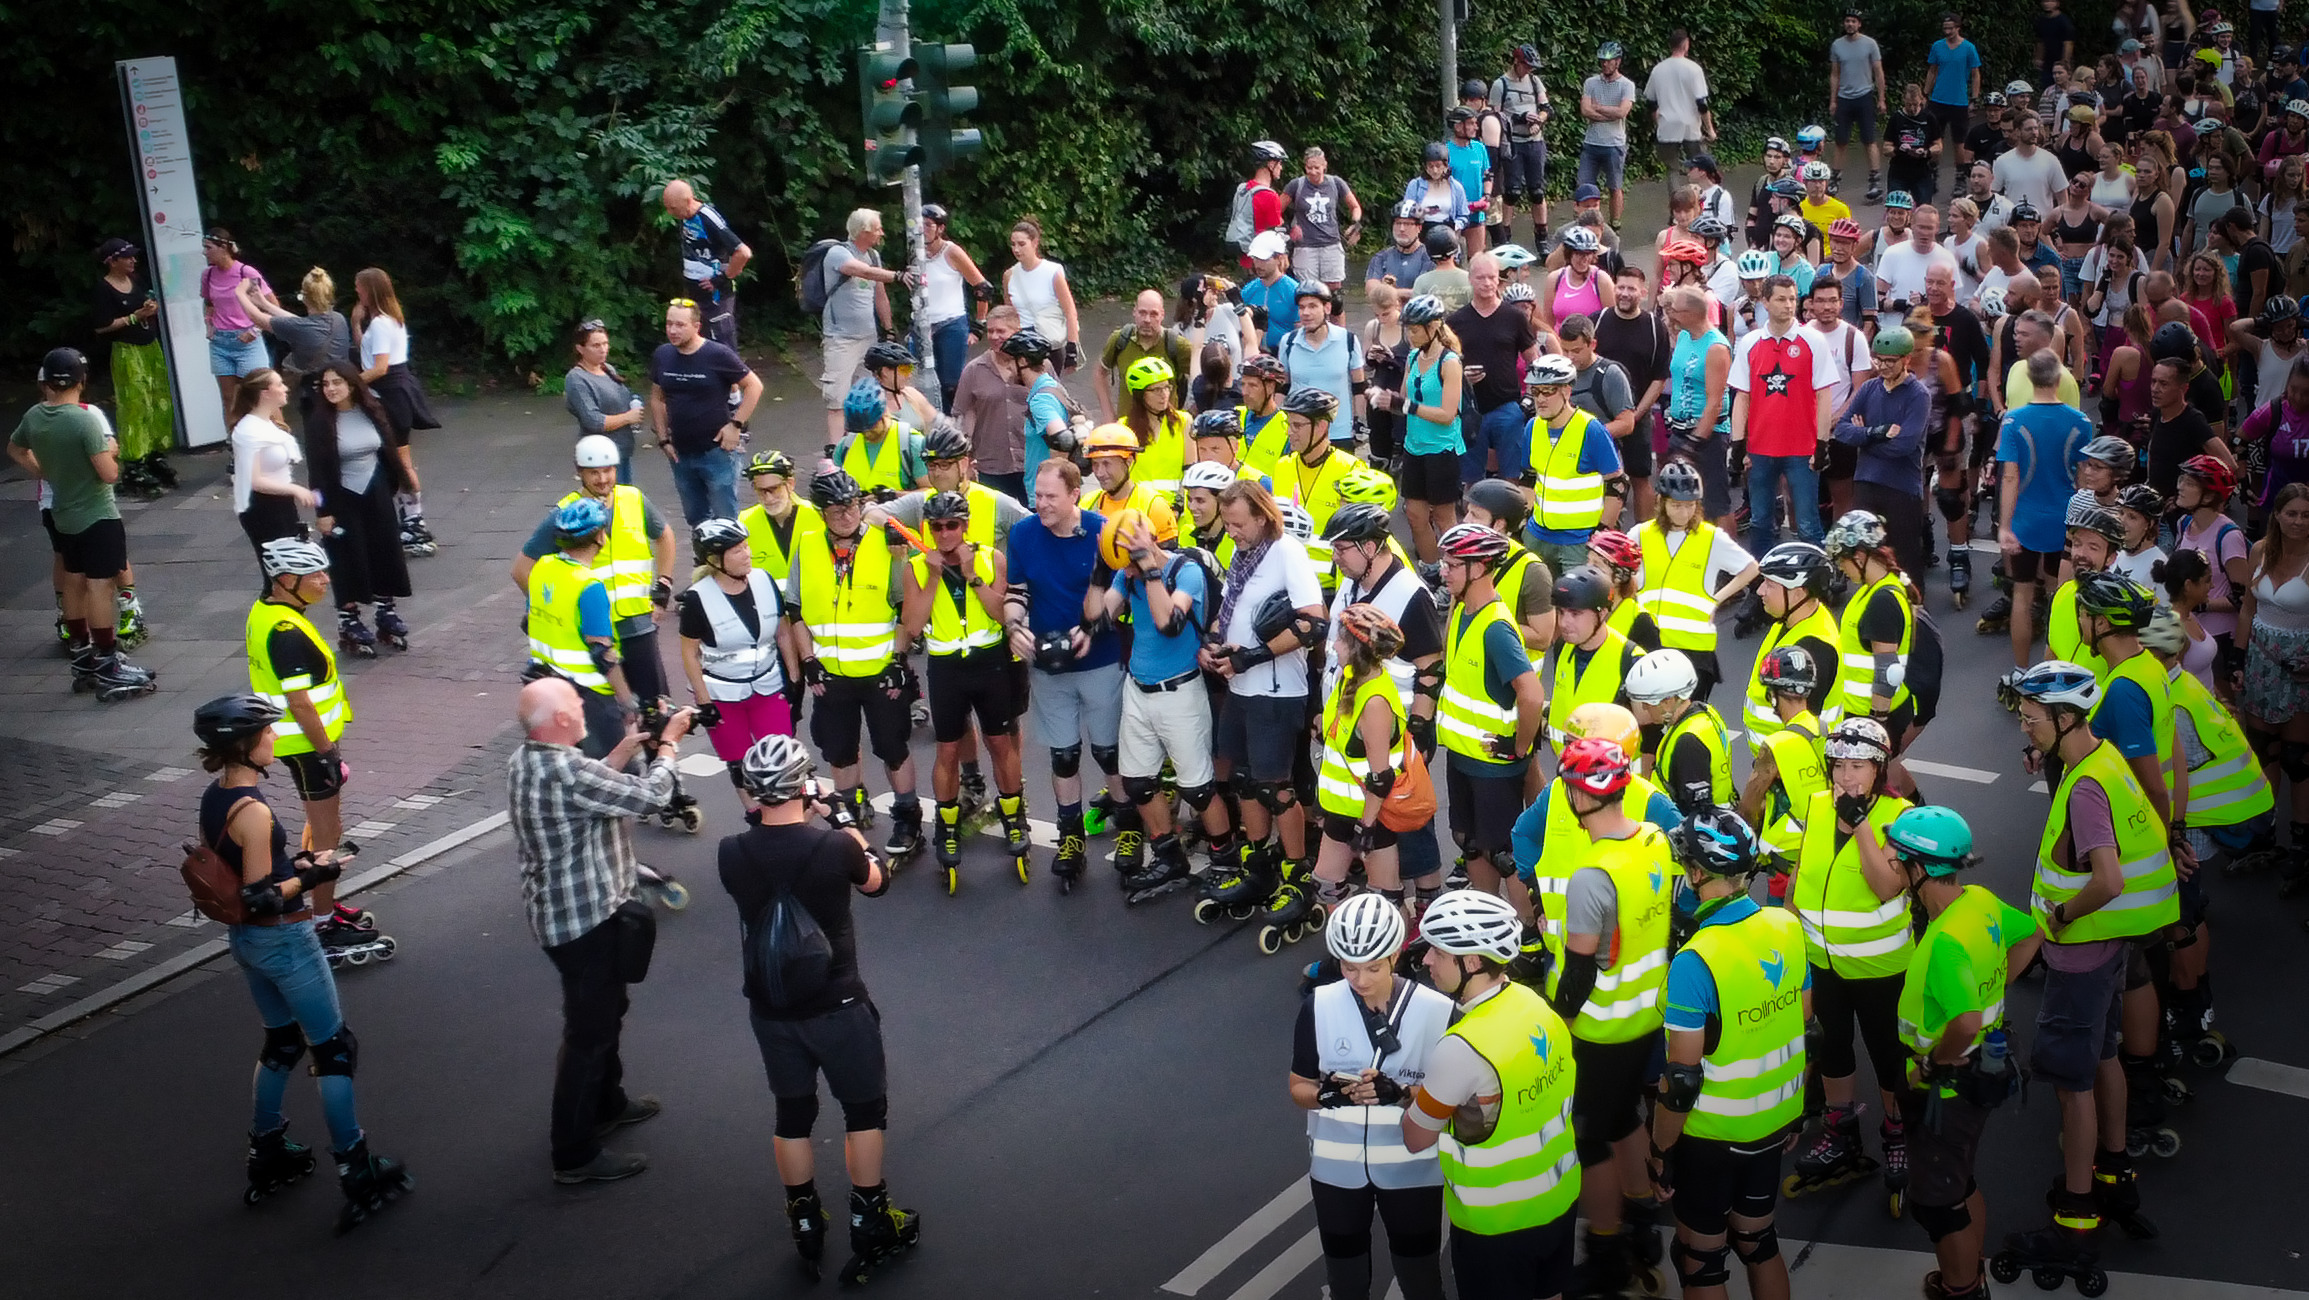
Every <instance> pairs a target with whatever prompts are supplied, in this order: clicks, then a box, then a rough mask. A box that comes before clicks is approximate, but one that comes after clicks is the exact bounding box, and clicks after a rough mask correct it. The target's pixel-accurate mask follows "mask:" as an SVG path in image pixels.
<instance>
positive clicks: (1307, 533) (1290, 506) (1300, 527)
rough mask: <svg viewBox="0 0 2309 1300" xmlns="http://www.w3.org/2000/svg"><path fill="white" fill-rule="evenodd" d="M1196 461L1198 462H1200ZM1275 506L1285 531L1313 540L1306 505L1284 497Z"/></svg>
mask: <svg viewBox="0 0 2309 1300" xmlns="http://www.w3.org/2000/svg"><path fill="white" fill-rule="evenodd" d="M1196 463H1197V464H1200V463H1201V462H1199V461H1198V462H1196ZM1275 508H1276V509H1277V510H1279V511H1281V512H1282V515H1283V531H1284V532H1285V533H1288V534H1289V535H1290V536H1292V537H1295V538H1297V539H1298V540H1299V541H1301V542H1308V541H1312V540H1314V537H1315V517H1314V516H1313V515H1310V514H1308V513H1307V507H1305V506H1303V505H1300V504H1299V503H1298V502H1296V501H1294V500H1292V499H1291V498H1289V497H1285V498H1283V499H1282V500H1280V501H1277V502H1276V503H1275Z"/></svg>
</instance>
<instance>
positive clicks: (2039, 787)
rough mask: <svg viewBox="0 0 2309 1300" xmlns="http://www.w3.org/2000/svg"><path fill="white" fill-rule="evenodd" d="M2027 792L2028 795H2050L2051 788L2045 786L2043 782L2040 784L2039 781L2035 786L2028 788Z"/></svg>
mask: <svg viewBox="0 0 2309 1300" xmlns="http://www.w3.org/2000/svg"><path fill="white" fill-rule="evenodd" d="M2028 792H2029V793H2030V794H2050V793H2052V787H2051V786H2049V785H2046V784H2045V783H2044V782H2042V781H2039V782H2037V783H2036V784H2035V785H2032V786H2030V787H2029V788H2028Z"/></svg>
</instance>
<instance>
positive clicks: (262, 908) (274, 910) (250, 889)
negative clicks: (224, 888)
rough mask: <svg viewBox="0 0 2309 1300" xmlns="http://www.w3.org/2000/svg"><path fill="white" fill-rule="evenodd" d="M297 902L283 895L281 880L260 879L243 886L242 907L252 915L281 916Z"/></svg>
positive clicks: (293, 907) (292, 908) (294, 906)
mask: <svg viewBox="0 0 2309 1300" xmlns="http://www.w3.org/2000/svg"><path fill="white" fill-rule="evenodd" d="M296 906H297V904H296V903H294V902H292V901H291V900H289V899H287V898H284V897H282V896H281V882H280V881H277V880H260V881H258V882H257V883H255V884H253V885H242V886H241V907H242V908H243V909H245V910H246V911H247V912H248V914H249V915H250V916H280V915H282V914H284V913H286V912H289V911H292V910H294V909H295V908H296Z"/></svg>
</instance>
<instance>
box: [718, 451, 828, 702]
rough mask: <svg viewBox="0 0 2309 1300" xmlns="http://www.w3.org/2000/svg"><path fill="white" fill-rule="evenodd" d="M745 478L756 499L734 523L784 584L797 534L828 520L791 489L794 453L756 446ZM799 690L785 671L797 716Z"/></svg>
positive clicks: (752, 552)
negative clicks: (744, 533) (743, 531)
mask: <svg viewBox="0 0 2309 1300" xmlns="http://www.w3.org/2000/svg"><path fill="white" fill-rule="evenodd" d="M746 482H747V483H748V484H750V485H751V486H752V487H753V490H754V504H752V505H750V506H747V507H746V508H745V509H743V510H740V511H739V512H738V523H739V524H740V525H742V526H743V527H744V528H745V530H746V537H747V539H748V541H749V543H750V545H749V546H748V548H747V556H748V558H750V559H751V560H752V561H753V564H754V567H755V568H757V569H759V570H761V571H762V572H763V573H766V574H768V575H769V578H770V581H771V582H774V583H776V584H777V585H778V587H779V589H780V590H783V589H784V588H785V585H786V583H787V582H788V581H789V580H791V579H792V578H793V576H794V541H795V538H797V537H802V536H807V535H808V534H810V533H822V532H824V531H826V521H825V520H824V519H822V518H820V517H819V515H818V508H817V507H816V506H814V505H811V504H810V503H809V502H807V501H804V500H802V498H801V496H800V495H799V494H798V493H796V492H795V491H794V458H793V457H791V456H788V455H787V454H786V453H784V452H782V451H757V452H755V453H754V454H753V457H752V459H750V460H748V461H747V462H746ZM802 694H803V692H802V683H801V682H800V681H799V680H798V679H796V678H793V677H788V678H787V679H786V703H787V704H788V705H790V706H791V707H792V709H793V711H794V718H795V720H797V721H799V720H800V718H801V708H802Z"/></svg>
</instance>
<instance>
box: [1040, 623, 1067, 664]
mask: <svg viewBox="0 0 2309 1300" xmlns="http://www.w3.org/2000/svg"><path fill="white" fill-rule="evenodd" d="M1073 663H1074V629H1073V628H1069V627H1061V628H1053V629H1051V630H1050V631H1048V632H1045V633H1043V634H1042V635H1041V636H1038V637H1036V638H1034V666H1035V667H1037V668H1040V669H1041V670H1042V671H1044V672H1046V673H1055V672H1062V671H1064V670H1065V669H1066V668H1067V667H1068V666H1070V665H1071V664H1073Z"/></svg>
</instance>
